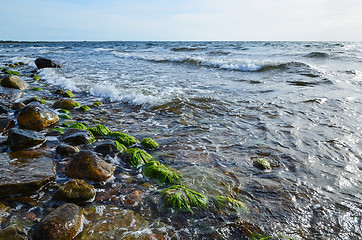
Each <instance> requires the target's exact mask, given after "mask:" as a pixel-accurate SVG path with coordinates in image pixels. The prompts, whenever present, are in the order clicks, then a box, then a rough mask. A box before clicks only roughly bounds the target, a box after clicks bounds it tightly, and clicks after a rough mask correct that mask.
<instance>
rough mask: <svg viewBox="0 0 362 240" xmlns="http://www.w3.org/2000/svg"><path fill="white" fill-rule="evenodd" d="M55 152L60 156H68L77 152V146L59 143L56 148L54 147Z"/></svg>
mask: <svg viewBox="0 0 362 240" xmlns="http://www.w3.org/2000/svg"><path fill="white" fill-rule="evenodd" d="M55 152H56V153H57V154H59V155H60V156H61V157H62V158H64V157H70V156H73V155H74V154H76V153H77V152H79V148H78V147H73V146H71V145H68V144H63V143H62V144H59V145H58V146H57V148H56V149H55Z"/></svg>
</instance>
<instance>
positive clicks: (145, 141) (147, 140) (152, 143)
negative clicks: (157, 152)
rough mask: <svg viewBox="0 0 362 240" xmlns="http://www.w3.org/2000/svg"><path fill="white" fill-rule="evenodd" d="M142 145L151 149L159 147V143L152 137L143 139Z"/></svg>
mask: <svg viewBox="0 0 362 240" xmlns="http://www.w3.org/2000/svg"><path fill="white" fill-rule="evenodd" d="M141 145H142V147H144V148H146V149H150V150H154V149H157V148H158V143H157V142H156V141H155V140H153V139H152V138H144V139H142V141H141Z"/></svg>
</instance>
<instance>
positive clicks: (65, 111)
mask: <svg viewBox="0 0 362 240" xmlns="http://www.w3.org/2000/svg"><path fill="white" fill-rule="evenodd" d="M59 112H61V113H65V114H68V115H69V114H70V111H69V110H67V109H60V110H59Z"/></svg>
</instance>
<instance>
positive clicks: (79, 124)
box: [69, 123, 88, 130]
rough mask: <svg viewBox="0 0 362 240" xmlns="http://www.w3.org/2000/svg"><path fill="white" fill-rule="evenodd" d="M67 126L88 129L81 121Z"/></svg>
mask: <svg viewBox="0 0 362 240" xmlns="http://www.w3.org/2000/svg"><path fill="white" fill-rule="evenodd" d="M69 128H76V129H81V130H88V129H87V127H86V126H84V124H83V123H73V124H72V125H70V126H69Z"/></svg>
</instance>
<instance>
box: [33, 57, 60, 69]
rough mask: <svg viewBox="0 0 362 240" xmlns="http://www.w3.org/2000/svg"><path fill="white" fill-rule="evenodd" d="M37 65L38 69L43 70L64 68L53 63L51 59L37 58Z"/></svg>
mask: <svg viewBox="0 0 362 240" xmlns="http://www.w3.org/2000/svg"><path fill="white" fill-rule="evenodd" d="M35 65H36V67H37V68H38V69H41V68H61V67H62V66H61V65H59V64H57V63H55V62H53V61H52V60H50V59H47V58H37V59H36V60H35Z"/></svg>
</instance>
